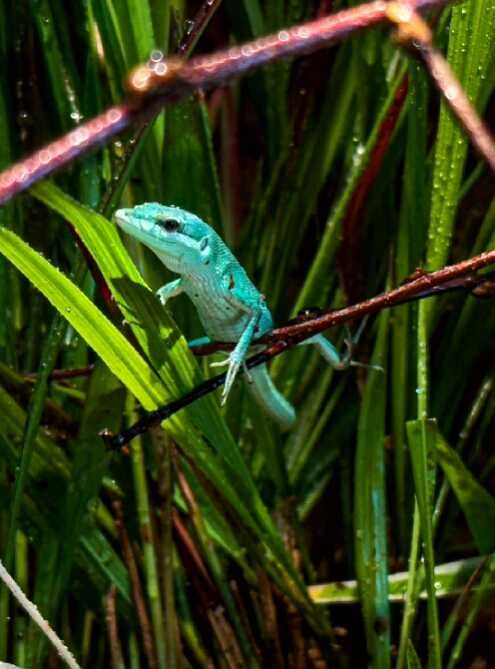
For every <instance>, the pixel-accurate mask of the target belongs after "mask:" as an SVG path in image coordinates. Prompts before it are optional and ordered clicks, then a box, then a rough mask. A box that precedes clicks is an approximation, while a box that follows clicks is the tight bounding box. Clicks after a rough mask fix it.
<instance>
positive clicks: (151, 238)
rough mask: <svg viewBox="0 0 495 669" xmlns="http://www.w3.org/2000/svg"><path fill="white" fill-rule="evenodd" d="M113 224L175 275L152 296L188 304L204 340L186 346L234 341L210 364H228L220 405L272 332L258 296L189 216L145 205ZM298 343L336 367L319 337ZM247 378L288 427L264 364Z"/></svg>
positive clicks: (215, 239) (217, 241) (290, 419)
mask: <svg viewBox="0 0 495 669" xmlns="http://www.w3.org/2000/svg"><path fill="white" fill-rule="evenodd" d="M115 220H116V222H117V223H118V225H119V226H120V227H121V228H122V229H123V230H124V231H125V232H126V233H128V234H129V235H131V236H132V237H134V238H135V239H137V240H139V241H140V242H142V243H143V244H145V245H146V246H148V247H149V248H150V249H151V250H152V251H153V252H154V253H155V254H156V255H157V256H158V258H159V259H160V260H161V261H162V263H163V264H164V265H165V266H166V267H167V268H168V269H169V270H171V271H172V272H176V273H177V274H179V275H180V278H179V279H176V280H175V281H171V282H170V283H167V284H165V285H164V286H162V287H161V288H160V289H159V290H158V291H157V294H158V296H159V298H160V300H161V302H162V304H163V305H165V304H166V302H167V301H168V299H170V298H171V297H174V296H176V295H179V294H181V293H183V292H185V293H187V295H188V296H189V298H190V299H191V300H192V302H193V303H194V305H195V307H196V310H197V312H198V316H199V318H200V320H201V323H202V325H203V327H204V329H205V332H206V334H207V335H208V337H207V338H206V339H205V338H203V339H202V340H197V341H196V342H190V346H194V344H196V345H197V344H198V343H201V344H204V343H207V342H208V341H224V342H235V344H236V345H235V348H234V349H233V350H232V351H231V352H230V354H229V356H228V358H227V359H226V360H225V361H224V363H215V364H217V365H219V364H227V365H228V368H227V376H226V380H225V385H224V390H223V396H222V403H223V402H225V400H226V398H227V396H228V394H229V392H230V389H231V387H232V384H233V382H234V380H235V377H236V375H237V373H238V371H239V369H240V367H241V366H242V364H243V363H244V361H245V359H246V357H247V355H248V352H249V349H250V347H251V346H252V345H253V344H255V343H256V339H258V338H259V337H262V336H263V335H265V334H267V333H268V332H270V331H271V330H272V329H273V320H272V315H271V313H270V310H269V308H268V307H267V305H266V302H265V298H264V296H263V295H262V294H261V293H260V292H259V291H258V289H257V288H256V286H255V285H254V284H253V283H252V281H251V280H250V278H249V277H248V275H247V273H246V272H245V270H244V268H243V267H242V265H241V264H240V263H239V261H238V260H237V258H236V257H235V256H234V255H233V253H232V252H231V251H230V249H229V248H228V247H227V246H226V244H225V243H224V242H223V240H222V239H221V237H220V236H219V235H218V234H217V233H216V232H215V231H214V230H213V229H212V228H211V227H210V226H209V225H208V224H207V223H205V222H204V221H202V220H201V219H200V218H198V217H197V216H195V215H194V214H191V213H190V212H187V211H185V210H184V209H180V208H179V207H173V206H165V205H162V204H158V203H151V202H149V203H145V204H141V205H137V206H135V207H133V208H132V209H119V210H118V211H117V212H116V214H115ZM303 343H304V344H306V343H311V344H314V345H315V346H316V347H317V348H318V350H319V351H320V353H322V355H323V356H324V357H325V359H326V360H327V361H328V362H329V363H330V364H331V365H332V366H334V367H336V368H339V367H340V368H341V367H342V360H341V358H340V355H339V354H338V352H337V351H336V349H335V348H334V346H333V345H332V344H331V343H330V342H329V341H328V340H327V339H326V338H325V337H323V335H316V336H315V337H312V338H311V339H308V340H307V341H305V342H303ZM248 378H250V381H251V383H249V388H250V390H251V392H252V394H253V395H254V397H255V399H256V400H257V401H258V402H259V403H260V404H261V406H262V407H263V408H264V409H265V410H266V411H267V413H269V414H270V415H271V416H272V417H273V418H274V419H275V420H277V422H279V423H280V424H281V426H282V427H283V428H285V429H288V428H290V427H291V426H292V425H293V423H294V421H295V411H294V408H293V407H292V405H291V404H290V403H289V402H288V401H287V400H286V399H285V398H284V397H283V395H281V394H280V392H279V391H278V390H277V388H276V387H275V385H274V384H273V381H272V379H271V377H270V375H269V373H268V370H267V367H266V365H259V366H258V367H255V368H253V369H252V370H250V372H249V377H248Z"/></svg>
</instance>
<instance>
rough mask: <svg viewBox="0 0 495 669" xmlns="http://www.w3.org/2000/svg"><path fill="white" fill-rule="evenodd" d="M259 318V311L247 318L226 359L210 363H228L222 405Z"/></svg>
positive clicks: (242, 360) (243, 359)
mask: <svg viewBox="0 0 495 669" xmlns="http://www.w3.org/2000/svg"><path fill="white" fill-rule="evenodd" d="M259 318H260V314H259V313H255V314H253V315H252V316H251V318H250V319H249V321H248V323H247V325H246V327H245V328H244V330H243V332H242V335H241V336H240V338H239V341H238V342H237V344H236V345H235V348H234V349H233V350H232V351H231V353H230V355H229V356H228V358H227V359H226V360H222V361H221V362H214V363H212V367H220V366H221V365H228V369H227V376H226V377H225V384H224V387H223V392H222V405H224V404H225V402H226V401H227V397H228V394H229V392H230V389H231V388H232V385H233V383H234V381H235V377H236V376H237V373H238V372H239V369H240V367H241V365H242V364H243V362H244V361H245V359H246V356H247V353H248V350H249V347H250V345H251V342H252V341H253V337H254V333H255V330H256V325H257V324H258V321H259Z"/></svg>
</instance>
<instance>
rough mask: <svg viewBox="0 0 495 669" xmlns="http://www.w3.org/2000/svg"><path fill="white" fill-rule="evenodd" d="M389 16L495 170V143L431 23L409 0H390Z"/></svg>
mask: <svg viewBox="0 0 495 669" xmlns="http://www.w3.org/2000/svg"><path fill="white" fill-rule="evenodd" d="M387 15H388V18H389V19H390V20H391V21H392V23H395V24H396V25H397V26H398V30H397V34H396V37H397V41H398V42H399V43H400V44H402V45H403V46H406V47H408V48H410V49H412V50H413V52H414V53H415V54H416V55H417V56H418V57H419V59H420V60H421V62H422V63H423V65H424V66H425V67H426V69H427V70H428V73H429V74H430V76H431V78H432V80H433V83H434V84H435V86H436V87H437V89H438V91H439V93H440V94H441V95H442V97H443V99H444V100H445V102H446V104H447V105H448V106H449V108H450V110H451V112H452V113H453V114H454V116H455V117H456V119H457V120H458V122H459V123H460V124H461V126H462V127H463V128H464V130H465V131H466V134H467V135H468V136H469V138H470V139H471V142H472V143H473V144H474V146H475V147H476V148H477V149H478V151H479V152H480V153H481V155H482V156H483V158H484V159H485V160H486V162H487V163H488V165H489V166H490V169H491V170H492V172H494V173H495V142H494V140H493V137H492V136H491V134H490V131H489V130H488V128H487V126H486V125H485V123H484V122H483V121H482V119H481V118H480V116H479V115H478V112H477V111H476V109H475V108H474V106H473V105H472V104H471V102H470V100H469V98H468V96H467V95H466V92H465V91H464V89H463V87H462V86H461V84H460V82H459V80H458V79H457V77H456V75H455V74H454V72H453V71H452V69H451V67H450V65H449V64H448V62H447V60H446V59H445V58H444V56H443V55H442V54H441V53H440V51H438V50H437V49H436V48H435V47H434V46H433V41H432V33H431V30H430V28H429V26H428V25H427V24H426V23H425V21H424V20H423V19H422V18H421V16H420V15H419V14H418V13H417V11H415V8H414V6H413V5H412V4H410V3H409V2H408V1H404V0H399V2H389V3H388V6H387Z"/></svg>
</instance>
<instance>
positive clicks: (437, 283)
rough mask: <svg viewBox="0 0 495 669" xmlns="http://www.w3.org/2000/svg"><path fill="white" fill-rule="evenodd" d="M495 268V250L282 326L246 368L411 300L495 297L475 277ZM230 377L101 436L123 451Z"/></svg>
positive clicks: (485, 280)
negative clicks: (462, 294) (448, 295)
mask: <svg viewBox="0 0 495 669" xmlns="http://www.w3.org/2000/svg"><path fill="white" fill-rule="evenodd" d="M493 264H495V251H487V252H485V253H481V254H480V255H478V256H475V257H474V258H469V259H468V260H464V261H462V262H460V263H457V264H455V265H449V266H447V267H444V268H443V269H440V270H438V271H436V272H417V273H416V275H415V278H413V279H412V280H410V281H408V282H407V283H405V284H404V285H402V286H399V287H398V288H395V289H394V290H390V291H388V292H387V293H382V294H380V295H377V296H376V297H372V298H370V299H369V300H365V301H364V302H360V303H359V304H354V305H352V306H350V307H345V308H344V309H338V310H337V311H328V312H326V313H324V314H322V315H321V316H318V317H317V318H312V319H310V320H307V321H305V322H302V323H295V324H289V325H286V326H284V327H281V328H277V329H275V330H273V331H272V332H271V333H270V334H268V335H266V336H265V337H262V338H260V339H259V340H258V341H257V343H263V344H267V345H268V346H269V348H267V349H266V350H265V351H263V352H262V353H258V354H256V355H254V356H252V357H251V358H249V359H248V360H247V361H246V366H247V368H248V369H251V368H252V367H256V366H257V365H261V364H263V363H266V362H268V361H269V360H270V359H271V358H274V357H275V356H277V355H280V354H281V353H283V352H284V351H286V350H287V349H289V348H291V347H292V346H295V345H296V344H298V343H300V342H301V341H304V340H305V339H308V338H309V337H312V336H313V335H315V334H319V333H320V332H323V331H325V330H328V329H329V328H331V327H333V326H335V325H340V324H342V323H349V322H351V321H354V320H356V319H361V318H363V316H366V315H367V314H374V313H377V312H379V311H381V310H382V309H387V308H390V307H395V306H398V305H399V304H404V303H405V302H409V301H411V300H417V299H419V298H424V297H431V296H433V295H437V294H441V293H443V292H445V291H447V290H458V289H470V290H472V291H473V293H474V294H476V295H479V296H489V295H490V296H491V295H494V294H495V282H494V281H493V277H491V276H490V277H488V276H485V277H476V276H474V275H473V273H474V272H475V271H477V270H479V269H481V268H483V267H487V266H488V265H493ZM232 348H233V344H232V343H215V344H210V345H208V346H203V347H197V349H195V353H197V354H198V355H205V354H208V353H212V352H214V351H218V350H220V349H222V350H229V349H232ZM225 376H226V374H225V373H224V374H219V375H217V376H214V377H212V378H211V379H208V380H206V381H204V382H203V383H201V384H200V385H199V386H197V387H196V388H194V389H193V390H192V391H190V392H189V393H187V394H186V395H184V396H183V397H180V398H179V399H177V400H173V401H172V402H170V403H169V404H167V405H166V406H164V407H161V408H160V409H157V410H156V411H151V412H149V413H148V414H146V415H145V416H144V417H143V418H141V419H140V420H139V421H137V422H136V423H135V424H134V425H132V426H131V427H130V428H129V429H127V430H125V431H124V432H122V433H121V434H119V435H111V434H109V433H102V436H103V437H104V438H106V439H107V440H108V443H109V445H110V446H111V447H112V448H122V447H123V446H125V444H127V443H128V442H129V441H131V439H133V438H134V437H136V436H137V435H139V434H142V433H144V432H146V431H147V430H148V429H149V428H150V427H152V426H153V425H156V424H158V423H160V422H161V421H162V420H165V419H167V418H170V416H172V415H173V414H175V413H177V412H178V411H180V410H181V409H184V408H185V407H187V406H189V405H190V404H192V403H193V402H195V401H197V400H198V399H200V398H201V397H204V396H205V395H207V394H208V393H211V392H213V391H214V390H216V389H217V388H219V387H220V386H221V385H222V384H223V383H224V382H225Z"/></svg>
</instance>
